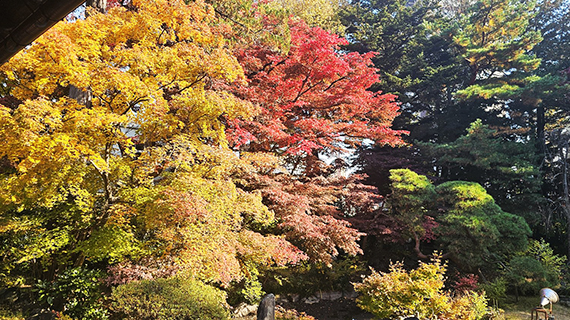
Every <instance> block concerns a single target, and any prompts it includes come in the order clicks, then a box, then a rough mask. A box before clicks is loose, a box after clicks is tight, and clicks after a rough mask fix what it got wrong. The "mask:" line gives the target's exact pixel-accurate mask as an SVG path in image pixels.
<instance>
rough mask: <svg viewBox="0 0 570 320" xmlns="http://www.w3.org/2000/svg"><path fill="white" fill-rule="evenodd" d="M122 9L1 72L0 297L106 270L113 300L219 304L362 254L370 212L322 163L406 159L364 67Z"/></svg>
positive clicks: (163, 14) (151, 8)
mask: <svg viewBox="0 0 570 320" xmlns="http://www.w3.org/2000/svg"><path fill="white" fill-rule="evenodd" d="M115 4H116V3H113V5H110V6H109V8H108V12H107V13H106V14H103V13H98V12H95V11H92V13H90V14H89V16H88V17H87V18H86V19H84V20H80V19H79V20H76V21H73V22H63V23H60V24H58V25H57V26H56V27H55V28H53V29H52V30H50V31H49V32H47V33H46V34H45V35H44V36H43V37H41V38H40V39H38V41H36V42H35V43H34V44H33V45H31V46H30V47H29V48H26V50H24V51H23V52H21V53H19V54H18V55H16V56H15V57H14V58H13V59H12V60H11V61H10V62H9V63H7V64H5V65H3V66H2V67H1V68H0V74H1V75H2V79H3V81H4V83H5V84H6V94H5V95H4V97H3V98H2V105H1V106H0V139H1V140H2V141H4V142H5V143H3V144H2V145H0V159H2V162H1V164H2V169H1V171H0V174H1V175H2V176H1V178H2V180H3V183H2V185H1V186H0V215H1V218H2V220H1V226H0V228H1V234H0V237H2V246H3V249H7V248H11V249H10V250H3V251H2V254H1V255H2V268H3V273H2V274H3V279H2V281H4V282H5V283H15V282H17V281H20V280H18V279H21V277H24V276H25V274H26V273H28V272H35V274H34V277H38V278H45V279H47V280H50V279H53V277H55V275H56V274H57V273H58V272H61V270H65V269H66V268H69V267H72V266H81V265H92V264H96V263H98V264H101V263H103V264H107V265H109V266H110V267H109V268H108V272H109V278H108V281H107V283H108V284H121V283H126V282H129V281H135V280H144V279H155V278H161V277H167V276H171V275H173V274H184V275H186V276H189V277H191V278H193V279H198V280H202V281H207V282H213V283H218V284H220V285H221V286H224V287H227V286H229V285H230V284H231V283H235V282H239V281H246V283H251V282H255V281H256V279H257V274H258V273H259V269H260V268H262V267H266V266H270V265H281V266H283V265H287V264H291V263H297V262H298V261H300V260H303V259H306V258H312V259H313V260H317V261H324V262H330V261H332V259H333V258H334V257H335V256H337V255H338V254H339V253H340V252H341V251H342V252H346V253H349V254H356V253H358V252H360V249H359V247H358V245H357V240H358V239H359V237H360V236H361V235H362V233H360V232H359V231H358V230H356V229H354V228H352V227H351V226H350V224H349V223H348V222H347V221H346V220H345V218H346V217H347V216H349V215H355V214H357V213H358V212H359V211H370V210H374V209H373V208H374V202H375V201H377V199H378V195H377V194H375V193H374V189H373V188H368V187H366V186H364V185H361V184H360V183H359V182H358V181H359V179H360V177H358V176H350V175H346V174H343V172H342V171H343V167H344V166H343V165H342V163H341V161H337V162H336V164H326V163H325V162H324V161H323V160H322V159H320V158H319V156H323V155H326V156H328V157H330V156H332V155H334V153H335V152H340V151H346V150H347V148H349V147H354V146H356V145H359V144H360V143H362V142H363V140H364V139H369V140H371V141H375V142H377V143H379V144H382V145H384V144H388V145H396V144H399V143H400V142H401V141H400V138H399V136H400V135H401V134H402V133H403V132H399V131H394V130H392V129H390V124H391V121H392V119H393V118H394V117H395V116H396V115H397V110H398V105H397V104H396V103H395V102H394V96H392V95H384V94H381V93H373V92H371V91H368V90H367V88H368V87H370V86H371V85H372V84H374V83H375V82H377V81H378V80H379V79H378V77H377V75H376V70H375V69H374V68H372V67H371V62H370V58H371V57H372V55H373V53H368V54H357V53H343V52H342V51H341V50H340V46H341V45H343V44H345V43H346V40H344V39H342V38H340V37H339V36H337V35H334V34H331V33H329V32H327V31H324V30H322V29H319V28H309V27H308V26H307V25H306V24H305V23H303V22H302V21H296V20H294V19H292V20H291V21H290V22H289V25H285V26H281V28H283V30H285V29H287V30H290V34H291V38H290V44H288V45H287V46H282V48H281V49H279V47H278V46H275V43H276V42H271V41H268V40H267V38H264V37H260V38H259V41H250V42H247V41H240V39H239V33H237V32H236V31H235V29H234V28H233V27H235V24H234V25H232V23H231V22H228V21H231V19H229V20H228V21H225V20H224V19H223V16H222V17H221V16H220V12H221V10H222V9H224V8H222V7H217V8H216V9H214V7H212V6H211V5H209V4H206V3H204V2H203V1H195V2H194V1H193V2H189V3H188V4H186V3H185V2H184V1H166V0H156V1H136V0H135V1H131V2H130V3H129V4H128V5H115ZM249 8H250V9H251V10H258V9H259V11H258V12H259V15H263V16H262V17H261V18H260V19H261V21H262V24H263V23H265V24H267V23H273V24H274V25H277V23H278V22H279V21H280V20H279V19H278V18H272V17H271V16H270V15H269V14H268V13H266V12H263V11H262V10H261V9H260V8H261V4H260V5H259V6H250V7H249ZM256 8H257V9H256ZM256 14H257V13H252V14H251V16H255V15H256ZM276 28H277V27H276ZM252 36H253V35H252V34H249V35H248V37H252ZM248 39H251V38H248ZM281 40H283V41H288V40H289V39H288V38H287V37H284V38H282V39H281ZM285 48H289V49H288V50H285ZM244 279H246V280H244Z"/></svg>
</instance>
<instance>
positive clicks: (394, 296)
mask: <svg viewBox="0 0 570 320" xmlns="http://www.w3.org/2000/svg"><path fill="white" fill-rule="evenodd" d="M445 271H446V267H445V265H443V264H442V263H441V261H440V260H439V258H435V259H433V260H432V262H431V263H423V262H422V263H420V266H419V267H418V268H417V269H414V270H411V271H409V272H408V271H406V270H404V268H403V265H402V263H395V264H392V265H391V266H390V272H388V273H380V272H376V271H374V270H372V274H371V275H370V276H368V277H366V278H364V280H363V282H362V283H357V284H355V289H356V291H357V292H358V293H360V294H361V295H360V297H359V298H358V299H357V303H358V306H359V307H360V308H362V309H364V310H366V311H368V312H370V313H372V314H374V315H376V316H377V317H379V318H390V319H394V318H397V317H404V316H410V315H415V316H416V317H418V318H420V319H433V320H436V319H462V320H477V319H481V318H482V317H483V316H484V315H485V311H486V308H487V302H486V298H485V296H484V295H482V294H477V293H475V292H465V293H463V294H460V295H457V296H455V297H452V296H451V295H450V294H449V293H448V292H447V291H444V290H443V289H444V281H445Z"/></svg>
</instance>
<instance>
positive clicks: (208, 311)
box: [111, 277, 230, 320]
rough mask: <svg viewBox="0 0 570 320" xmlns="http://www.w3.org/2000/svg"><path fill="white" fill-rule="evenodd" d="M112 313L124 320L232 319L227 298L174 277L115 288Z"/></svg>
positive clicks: (191, 282)
mask: <svg viewBox="0 0 570 320" xmlns="http://www.w3.org/2000/svg"><path fill="white" fill-rule="evenodd" d="M111 299H112V302H111V310H112V311H113V312H115V313H116V314H117V315H118V316H122V317H124V318H125V319H137V320H151V319H152V320H175V319H177V320H178V319H180V320H181V319H184V320H191V319H200V320H217V319H229V317H230V315H229V311H228V310H229V309H228V307H227V303H226V295H225V293H224V292H223V291H222V290H219V289H217V288H214V287H212V286H209V285H206V284H204V283H202V282H200V281H197V280H193V279H188V278H183V277H171V278H167V279H163V278H161V279H154V280H141V281H133V282H130V283H127V284H123V285H120V286H118V287H116V288H114V289H113V293H112V295H111Z"/></svg>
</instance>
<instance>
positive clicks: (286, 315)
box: [275, 306, 316, 320]
mask: <svg viewBox="0 0 570 320" xmlns="http://www.w3.org/2000/svg"><path fill="white" fill-rule="evenodd" d="M275 320H316V319H315V318H314V317H312V316H309V315H307V314H306V313H304V312H298V311H297V310H294V309H292V310H290V309H284V308H282V307H280V306H276V307H275Z"/></svg>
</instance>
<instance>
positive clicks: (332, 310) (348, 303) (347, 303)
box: [282, 298, 374, 320]
mask: <svg viewBox="0 0 570 320" xmlns="http://www.w3.org/2000/svg"><path fill="white" fill-rule="evenodd" d="M282 306H283V307H284V308H286V309H295V310H297V311H299V312H304V313H306V314H308V315H310V316H313V317H314V318H315V319H317V320H371V319H374V316H373V315H372V314H370V313H367V312H364V311H362V310H361V309H360V308H358V307H357V306H356V302H355V301H354V299H352V298H340V299H337V300H334V301H327V300H321V301H320V302H318V303H313V304H306V303H303V302H297V303H285V304H283V305H282Z"/></svg>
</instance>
